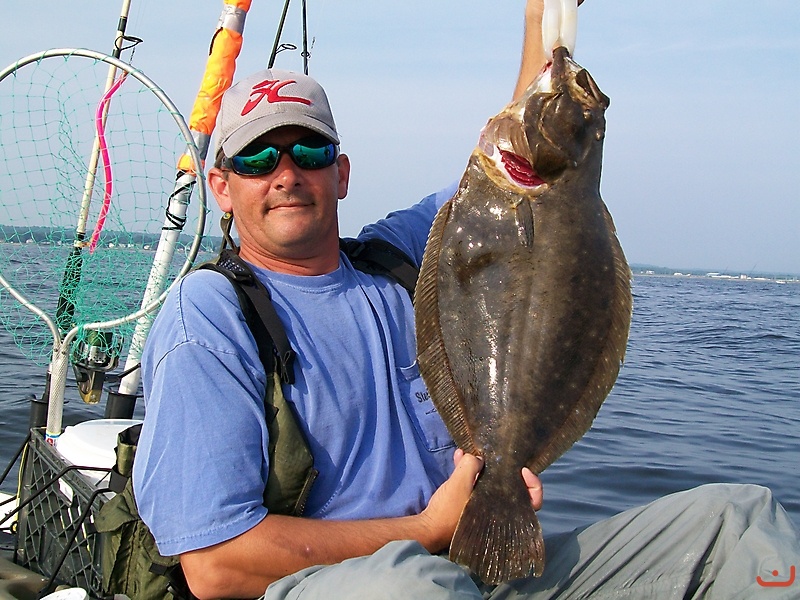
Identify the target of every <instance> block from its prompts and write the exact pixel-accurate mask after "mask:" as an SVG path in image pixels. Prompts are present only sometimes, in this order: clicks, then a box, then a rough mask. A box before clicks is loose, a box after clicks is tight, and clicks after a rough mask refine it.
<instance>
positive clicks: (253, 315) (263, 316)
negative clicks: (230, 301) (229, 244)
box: [198, 249, 295, 385]
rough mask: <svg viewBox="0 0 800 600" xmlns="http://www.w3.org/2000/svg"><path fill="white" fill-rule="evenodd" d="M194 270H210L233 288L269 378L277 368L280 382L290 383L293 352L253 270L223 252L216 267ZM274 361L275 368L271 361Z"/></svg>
mask: <svg viewBox="0 0 800 600" xmlns="http://www.w3.org/2000/svg"><path fill="white" fill-rule="evenodd" d="M198 269H211V270H212V271H216V272H218V273H221V274H223V275H225V277H227V278H228V280H229V281H230V282H231V283H232V284H233V288H234V289H235V290H236V294H237V296H238V297H239V303H240V304H241V306H242V311H243V312H244V316H245V319H246V320H247V324H248V326H249V327H250V330H251V331H252V332H253V337H255V339H256V342H257V343H258V353H259V356H260V358H261V362H262V363H264V368H265V369H266V372H267V373H268V374H269V373H270V371H272V369H273V367H274V366H277V371H278V374H279V375H280V378H281V381H283V382H284V383H288V384H290V385H291V384H293V383H294V370H293V363H294V357H295V352H294V350H292V347H291V346H290V345H289V338H288V337H287V336H286V330H285V329H284V327H283V323H281V319H280V317H279V316H278V313H276V312H275V307H274V306H273V305H272V300H271V299H270V295H269V290H267V288H266V287H264V284H263V283H261V282H260V281H259V280H258V277H256V276H255V274H254V273H253V270H252V269H251V268H250V267H249V266H248V264H247V263H246V262H244V261H243V260H242V259H241V258H239V256H238V255H237V254H236V253H235V252H234V251H233V250H230V249H224V250H222V252H220V255H219V257H218V259H217V261H216V263H204V264H202V265H200V266H199V267H198ZM276 359H277V364H276V363H275V360H276Z"/></svg>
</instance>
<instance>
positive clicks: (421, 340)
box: [414, 200, 477, 454]
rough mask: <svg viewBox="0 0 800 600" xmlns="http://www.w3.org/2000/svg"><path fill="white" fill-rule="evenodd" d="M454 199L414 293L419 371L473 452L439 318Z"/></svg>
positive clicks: (442, 215)
mask: <svg viewBox="0 0 800 600" xmlns="http://www.w3.org/2000/svg"><path fill="white" fill-rule="evenodd" d="M452 203H453V201H452V200H448V201H447V202H446V203H445V204H444V205H443V206H442V208H440V209H439V212H438V213H437V214H436V218H435V219H434V221H433V225H432V226H431V231H430V234H429V235H428V243H427V245H426V246H425V254H424V256H423V257H422V266H421V267H420V271H419V278H418V279H417V288H416V291H415V293H414V311H415V313H416V326H417V357H418V360H419V370H420V373H421V374H422V377H423V379H424V380H425V385H427V386H428V391H429V392H430V394H431V399H432V400H433V404H434V406H436V410H438V411H439V415H440V416H441V417H442V420H443V421H444V424H445V425H446V426H447V430H448V431H449V432H450V435H451V436H452V437H453V441H455V443H456V445H457V446H458V447H459V448H461V449H462V450H464V451H465V452H469V453H470V454H475V453H476V452H477V449H476V447H475V442H474V441H473V439H472V433H471V430H470V427H469V424H468V423H467V420H466V413H465V411H464V400H463V398H462V397H461V394H460V393H459V391H458V387H457V386H456V383H455V378H454V376H453V371H452V369H451V368H450V360H449V357H448V356H447V350H446V349H445V347H444V340H443V336H442V326H441V321H440V320H439V281H438V271H439V269H438V263H439V255H440V254H441V250H442V237H443V233H444V228H445V226H446V225H447V223H448V221H449V219H450V211H451V209H452V206H453V204H452Z"/></svg>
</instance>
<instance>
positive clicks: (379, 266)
mask: <svg viewBox="0 0 800 600" xmlns="http://www.w3.org/2000/svg"><path fill="white" fill-rule="evenodd" d="M339 247H340V248H341V249H342V251H343V252H344V253H345V254H346V255H347V257H348V258H349V259H350V262H351V263H353V266H354V267H355V268H356V269H358V270H359V271H362V272H364V273H369V274H370V275H385V276H386V277H389V278H390V279H393V280H394V281H396V282H397V283H399V284H400V285H402V286H403V287H404V288H405V289H406V291H408V293H409V295H410V296H411V299H412V300H413V299H414V289H415V288H416V287H417V277H418V276H419V269H418V268H417V267H416V265H415V264H414V261H412V260H411V259H410V258H409V257H408V256H407V255H406V254H405V253H404V252H403V251H402V250H400V249H399V248H398V247H397V246H395V245H394V244H391V243H389V242H387V241H385V240H379V239H373V240H366V241H364V242H362V241H360V240H357V239H355V238H342V239H341V240H339Z"/></svg>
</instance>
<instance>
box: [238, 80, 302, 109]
mask: <svg viewBox="0 0 800 600" xmlns="http://www.w3.org/2000/svg"><path fill="white" fill-rule="evenodd" d="M290 83H297V82H296V81H293V80H291V79H289V80H287V81H280V80H278V79H267V80H265V81H262V82H261V83H257V84H255V85H254V86H253V88H252V89H251V90H250V99H249V100H248V101H247V104H245V105H244V108H243V109H242V116H245V115H246V114H247V113H249V112H250V111H252V110H253V109H254V108H255V107H256V106H258V104H259V103H260V102H261V101H262V100H263V99H264V98H266V99H267V102H269V103H273V102H299V103H300V104H305V105H307V106H311V100H308V99H307V98H299V97H297V96H281V95H280V93H279V92H280V91H281V89H282V88H284V87H285V86H287V85H289V84H290Z"/></svg>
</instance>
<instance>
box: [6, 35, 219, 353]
mask: <svg viewBox="0 0 800 600" xmlns="http://www.w3.org/2000/svg"><path fill="white" fill-rule="evenodd" d="M31 58H33V57H28V58H27V59H22V60H21V61H19V62H18V63H16V64H15V65H12V66H10V67H8V68H7V69H5V70H3V71H2V72H0V276H2V279H3V280H4V281H3V284H4V285H3V287H0V324H2V326H3V327H4V328H5V329H7V330H8V331H9V332H11V334H12V335H13V339H14V341H15V343H16V345H17V346H18V347H19V348H20V349H21V350H22V352H23V353H24V354H25V356H26V357H28V358H29V359H31V360H33V361H34V362H36V363H37V364H40V365H46V364H47V363H48V362H49V361H50V359H51V356H52V353H53V348H54V338H55V337H57V336H56V335H55V333H54V330H53V329H54V328H53V325H52V323H55V326H56V328H57V330H58V334H59V336H62V338H63V336H64V335H65V334H66V333H67V332H68V331H70V330H73V329H74V328H77V334H76V335H74V341H73V342H72V348H71V352H72V357H71V358H73V359H83V360H88V361H90V362H91V361H92V360H110V359H113V360H115V361H116V360H117V359H118V358H120V357H121V356H124V352H125V347H126V346H127V345H128V344H129V343H130V339H131V337H132V335H133V332H134V327H135V326H136V320H135V319H134V320H130V319H129V320H127V321H126V322H121V323H118V324H116V325H114V326H113V327H100V328H95V327H87V325H90V324H93V323H98V322H109V321H115V320H124V318H125V317H126V316H130V315H135V314H136V313H137V311H140V309H141V308H142V307H141V304H142V298H143V295H144V293H145V289H146V287H147V286H148V285H149V286H150V288H149V289H151V290H156V293H155V296H158V291H159V290H163V289H164V288H166V287H168V284H169V282H171V281H173V280H174V279H175V278H176V276H178V275H179V274H181V273H182V272H185V271H186V270H187V269H188V267H189V266H190V263H191V262H192V261H193V260H195V258H194V255H195V254H196V253H197V252H198V251H201V252H202V253H204V252H209V253H210V251H211V250H212V248H211V247H208V248H205V249H203V248H201V247H200V239H201V234H202V229H203V227H204V221H205V219H204V217H205V213H204V210H205V207H204V200H205V195H204V193H201V194H197V193H196V194H195V195H196V196H200V198H199V199H195V200H194V202H195V203H197V204H199V207H197V210H192V211H188V210H184V211H183V214H181V211H177V212H176V211H174V209H172V208H171V206H172V204H171V203H170V199H171V198H172V199H173V204H174V198H175V191H176V168H175V165H176V162H177V159H178V157H180V156H181V155H182V154H184V153H185V152H187V151H191V152H195V151H194V150H193V148H194V146H193V145H192V146H191V147H189V146H188V144H187V140H188V141H191V134H189V132H188V129H187V128H186V126H185V124H183V119H182V118H181V117H180V114H179V113H178V111H177V110H176V109H175V108H174V106H172V104H171V102H169V100H168V98H166V96H164V94H163V92H161V90H160V89H158V87H157V86H155V84H153V83H152V81H151V80H149V79H147V77H146V76H144V75H143V74H141V73H139V72H138V71H135V70H134V69H133V68H131V67H130V66H129V65H127V64H125V63H120V62H119V61H115V60H114V59H110V58H109V57H104V56H103V55H101V54H97V53H92V52H90V51H78V50H71V51H70V50H54V51H49V52H47V53H42V54H41V55H40V56H38V57H37V58H36V59H35V60H30V59H31ZM110 65H112V66H113V65H116V73H115V74H111V75H112V76H113V77H114V79H113V82H114V87H112V88H111V89H110V90H107V86H108V84H109V83H110V82H111V81H112V79H111V78H110V77H109V75H110V73H109V67H110ZM195 156H196V154H195ZM95 163H96V166H95ZM188 187H191V185H190V186H188ZM202 191H203V190H202V186H197V190H196V192H202ZM183 192H185V193H186V198H187V200H186V202H187V203H188V197H189V196H190V192H191V190H189V191H187V190H183ZM164 228H165V229H167V230H168V231H172V233H171V235H172V236H173V238H174V239H173V241H172V242H171V243H170V246H171V247H170V248H169V249H167V248H165V244H164V243H163V242H162V244H161V245H159V238H160V236H161V235H162V229H164ZM181 230H182V231H184V232H186V233H179V231H181ZM209 246H210V242H209ZM157 255H158V256H159V259H160V260H162V261H164V264H165V267H164V268H163V269H162V270H161V271H162V272H160V273H155V274H154V275H153V276H151V265H152V264H153V262H154V258H155V257H156V256H157ZM200 258H205V254H201V255H200ZM148 279H150V282H149V284H148ZM151 295H152V291H151ZM147 314H148V315H149V316H142V315H140V316H139V317H138V319H139V320H141V319H152V310H151V311H148V313H147ZM45 316H48V317H49V318H50V319H51V320H52V323H51V324H48V323H47V318H45ZM56 342H57V340H56ZM97 356H104V357H106V358H103V359H98V358H97ZM108 357H111V358H110V359H109V358H108Z"/></svg>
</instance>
